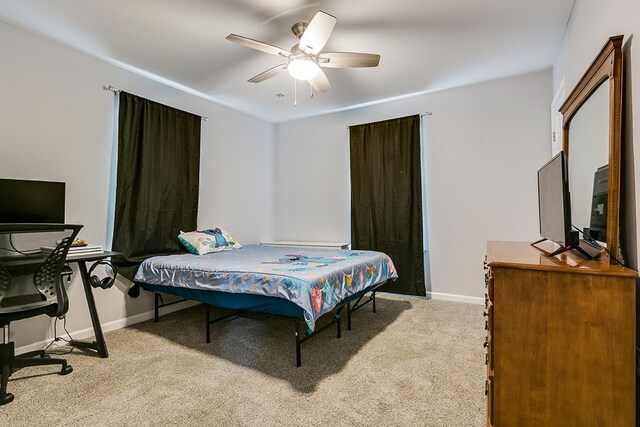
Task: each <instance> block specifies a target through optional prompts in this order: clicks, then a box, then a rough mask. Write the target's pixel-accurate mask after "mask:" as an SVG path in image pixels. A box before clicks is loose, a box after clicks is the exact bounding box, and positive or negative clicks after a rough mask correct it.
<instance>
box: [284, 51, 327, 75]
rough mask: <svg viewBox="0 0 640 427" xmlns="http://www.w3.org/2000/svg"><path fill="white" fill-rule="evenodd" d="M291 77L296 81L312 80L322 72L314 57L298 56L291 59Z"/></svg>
mask: <svg viewBox="0 0 640 427" xmlns="http://www.w3.org/2000/svg"><path fill="white" fill-rule="evenodd" d="M287 71H288V72H289V75H290V76H291V77H293V78H294V79H296V80H305V81H307V80H311V79H312V78H314V77H315V76H316V75H317V74H318V72H319V71H320V67H319V66H318V60H317V59H316V58H314V57H312V56H298V57H292V58H291V59H289V65H287Z"/></svg>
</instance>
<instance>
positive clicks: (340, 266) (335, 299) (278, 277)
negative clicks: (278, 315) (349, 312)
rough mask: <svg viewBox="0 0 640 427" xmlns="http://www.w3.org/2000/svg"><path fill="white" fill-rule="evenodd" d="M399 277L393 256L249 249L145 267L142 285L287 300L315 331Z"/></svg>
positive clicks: (154, 261) (163, 259) (173, 258)
mask: <svg viewBox="0 0 640 427" xmlns="http://www.w3.org/2000/svg"><path fill="white" fill-rule="evenodd" d="M397 277H398V275H397V273H396V269H395V267H394V265H393V262H392V261H391V258H389V257H388V256H387V255H385V254H383V253H381V252H373V251H347V250H339V249H316V248H294V247H270V246H257V245H249V246H245V247H243V248H242V249H234V250H230V251H223V252H218V253H212V254H208V255H192V254H181V255H170V256H158V257H153V258H149V259H147V260H146V261H144V262H143V263H142V265H141V266H140V268H138V271H137V273H136V276H135V281H136V282H143V283H149V284H152V285H163V286H182V287H186V288H191V289H204V290H215V291H221V292H228V293H238V294H255V295H265V296H270V297H278V298H284V299H287V300H289V301H291V302H293V303H294V304H296V305H298V306H299V307H301V308H302V309H303V311H304V317H305V321H306V323H307V325H308V327H309V329H310V330H311V331H313V330H314V328H315V323H316V320H317V319H318V318H319V317H320V316H322V315H323V314H325V313H327V312H330V311H331V310H332V309H333V308H334V307H335V306H336V305H337V304H338V303H339V302H340V301H342V300H344V299H345V298H347V297H349V296H350V295H353V294H355V293H358V292H360V291H362V290H364V289H367V288H369V287H371V286H373V285H376V284H378V283H381V282H384V281H385V280H388V279H394V280H395V279H396V278H397Z"/></svg>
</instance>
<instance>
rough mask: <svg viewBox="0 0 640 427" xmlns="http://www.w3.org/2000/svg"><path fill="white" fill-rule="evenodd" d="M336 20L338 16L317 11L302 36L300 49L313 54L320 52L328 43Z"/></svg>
mask: <svg viewBox="0 0 640 427" xmlns="http://www.w3.org/2000/svg"><path fill="white" fill-rule="evenodd" d="M336 21H337V18H336V17H335V16H332V15H329V14H328V13H325V12H323V11H319V12H318V13H316V14H315V16H314V17H313V19H312V20H311V22H309V26H308V27H307V29H306V30H304V33H303V34H302V37H300V49H302V50H304V51H305V52H306V53H309V54H312V55H316V54H318V52H320V51H321V50H322V48H323V47H324V45H325V44H327V40H329V36H330V35H331V32H332V31H333V27H335V26H336Z"/></svg>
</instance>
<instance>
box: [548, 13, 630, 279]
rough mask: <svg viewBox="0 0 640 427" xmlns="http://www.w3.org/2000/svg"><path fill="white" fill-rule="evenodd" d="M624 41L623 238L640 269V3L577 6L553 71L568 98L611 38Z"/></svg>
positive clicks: (627, 252)
mask: <svg viewBox="0 0 640 427" xmlns="http://www.w3.org/2000/svg"><path fill="white" fill-rule="evenodd" d="M620 34H622V35H624V36H625V39H624V47H623V54H624V73H625V81H624V85H623V86H624V87H623V90H624V92H625V95H624V108H625V112H624V114H623V122H624V123H623V148H622V151H623V177H622V181H623V182H622V187H621V188H622V194H621V203H622V206H621V238H622V243H623V249H625V252H626V253H625V258H626V259H627V261H628V262H629V265H630V266H631V267H632V268H634V269H637V268H638V266H639V265H640V258H639V254H638V250H637V241H638V229H637V222H638V218H637V212H639V210H638V205H637V203H638V197H637V195H636V189H637V188H640V176H639V175H638V174H637V173H636V166H635V165H637V164H640V163H639V162H640V132H635V135H634V132H633V125H634V123H635V124H636V126H637V125H638V124H640V81H638V80H637V77H638V76H639V75H640V74H638V70H640V40H637V36H638V35H639V34H640V2H639V1H637V0H609V1H606V2H605V1H603V0H576V3H575V6H574V8H573V12H572V14H571V18H570V19H569V23H568V25H567V30H566V33H565V36H564V39H563V41H562V45H561V46H560V49H559V51H558V56H557V58H556V61H555V64H554V67H553V84H554V88H555V87H557V86H558V85H559V84H560V82H561V80H562V79H563V78H564V79H565V81H566V87H567V92H566V93H567V95H568V94H569V93H571V91H572V90H573V88H574V87H575V86H576V84H577V83H578V81H579V80H580V78H581V77H582V74H583V73H584V72H585V71H586V70H587V68H588V67H589V65H590V64H591V62H592V61H593V59H594V58H595V57H596V55H597V54H598V52H600V49H602V46H603V45H604V43H605V42H606V41H607V39H608V38H609V37H611V36H615V35H620Z"/></svg>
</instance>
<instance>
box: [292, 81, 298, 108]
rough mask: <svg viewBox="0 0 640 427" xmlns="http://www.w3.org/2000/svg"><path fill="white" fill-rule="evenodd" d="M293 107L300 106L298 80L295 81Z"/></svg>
mask: <svg viewBox="0 0 640 427" xmlns="http://www.w3.org/2000/svg"><path fill="white" fill-rule="evenodd" d="M293 106H294V107H297V106H298V80H297V79H293Z"/></svg>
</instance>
